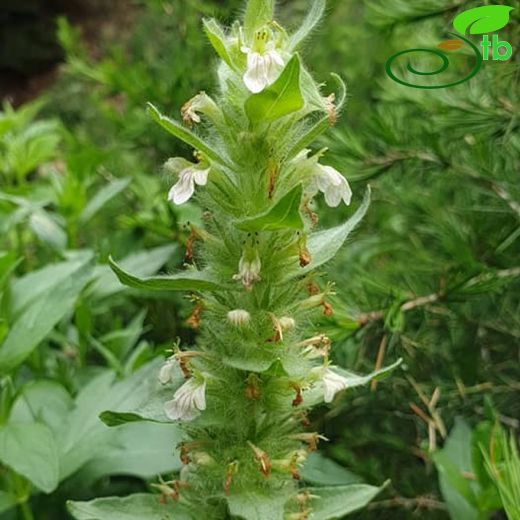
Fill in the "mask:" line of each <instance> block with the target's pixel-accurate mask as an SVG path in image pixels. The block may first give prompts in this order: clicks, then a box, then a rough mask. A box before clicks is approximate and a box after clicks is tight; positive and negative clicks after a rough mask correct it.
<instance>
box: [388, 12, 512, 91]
mask: <svg viewBox="0 0 520 520" xmlns="http://www.w3.org/2000/svg"><path fill="white" fill-rule="evenodd" d="M512 10H513V7H510V6H508V5H486V6H483V7H475V8H474V9H468V10H467V11H464V12H462V13H460V14H459V15H457V16H456V17H455V19H454V20H453V27H454V28H455V30H456V31H457V32H458V33H460V34H456V33H448V34H449V35H451V36H454V37H455V39H451V40H446V41H443V42H441V43H439V45H437V48H436V49H423V48H417V49H407V50H405V51H401V52H398V53H397V54H394V55H393V56H391V57H390V58H389V59H388V60H387V62H386V64H385V70H386V73H387V74H388V76H389V77H390V78H391V79H393V80H394V81H395V82H397V83H400V84H401V85H405V86H406V87H412V88H422V89H437V88H447V87H454V86H455V85H460V84H461V83H464V82H466V81H468V80H470V79H471V78H472V77H473V76H475V75H476V74H477V73H478V71H479V70H480V68H481V66H482V62H483V61H487V60H489V59H490V57H491V59H493V60H495V61H507V60H509V59H510V58H511V56H512V55H513V47H512V46H511V44H510V43H509V42H507V41H501V40H500V39H499V37H498V35H497V34H494V35H493V37H492V39H490V38H489V35H488V34H487V33H491V32H495V31H498V30H500V29H502V28H503V27H505V26H506V25H507V24H508V23H509V13H510V12H511V11H512ZM475 34H482V35H483V37H482V42H481V44H480V46H481V47H482V52H481V51H480V49H479V48H478V47H477V46H476V45H475V44H474V43H473V42H472V41H471V40H469V39H468V38H466V37H465V36H466V35H475ZM461 35H463V36H461ZM464 46H467V47H468V48H469V49H471V50H472V52H473V54H474V56H475V63H474V66H473V68H472V69H471V71H469V72H468V73H467V74H466V76H465V77H463V78H462V79H457V80H452V81H448V82H446V83H442V84H439V85H421V84H417V83H411V82H410V81H409V80H408V79H406V80H405V79H401V77H399V76H400V75H401V74H403V73H406V72H407V73H408V75H410V74H411V75H413V76H417V77H418V78H419V77H423V76H424V77H428V76H437V75H438V74H442V73H443V72H445V71H446V70H448V68H449V66H450V60H449V57H448V52H453V51H457V50H458V49H461V48H462V47H464ZM417 53H422V56H428V57H430V58H432V59H435V60H437V61H438V65H437V66H436V67H433V70H428V71H425V70H419V69H418V68H417V66H416V65H413V64H412V63H411V62H410V60H409V59H403V58H411V57H412V56H411V55H412V54H414V55H415V56H417ZM425 53H426V54H425ZM399 66H400V68H398V67H399ZM394 71H398V72H397V73H396V72H394ZM398 74H399V75H398Z"/></svg>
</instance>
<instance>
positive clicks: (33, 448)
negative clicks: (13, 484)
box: [0, 422, 59, 493]
mask: <svg viewBox="0 0 520 520" xmlns="http://www.w3.org/2000/svg"><path fill="white" fill-rule="evenodd" d="M0 461H1V462H2V463H3V464H5V465H7V466H9V467H10V468H12V469H13V470H14V471H16V472H17V473H19V474H20V475H23V476H24V477H26V478H27V479H28V480H30V481H31V482H32V483H33V484H34V485H35V486H36V487H38V488H39V489H41V490H42V491H44V492H45V493H51V492H52V491H54V490H55V489H56V487H57V486H58V476H59V465H58V450H57V448H56V444H55V442H54V436H53V434H52V432H51V431H50V430H49V428H47V426H45V425H44V424H39V423H35V422H33V423H29V424H28V423H8V424H6V425H5V426H2V427H0Z"/></svg>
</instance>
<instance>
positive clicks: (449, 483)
mask: <svg viewBox="0 0 520 520" xmlns="http://www.w3.org/2000/svg"><path fill="white" fill-rule="evenodd" d="M471 441H472V431H471V428H470V427H469V426H468V424H467V423H466V422H465V421H464V420H463V419H461V418H456V420H455V426H454V428H453V429H452V431H451V432H450V435H449V437H448V439H447V441H446V443H445V444H444V448H443V449H442V450H439V451H437V452H435V453H434V454H433V462H434V463H435V466H436V467H437V471H438V473H439V485H440V488H441V491H442V494H443V497H444V499H445V500H446V504H447V506H448V511H449V512H450V516H451V517H452V518H464V519H468V520H477V519H479V518H481V516H480V514H479V511H478V509H477V507H476V497H475V487H474V486H475V484H474V483H472V482H470V481H469V480H468V479H467V478H465V476H464V475H465V474H467V473H472V472H473V465H472V456H471Z"/></svg>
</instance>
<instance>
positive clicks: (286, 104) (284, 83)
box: [245, 54, 304, 124]
mask: <svg viewBox="0 0 520 520" xmlns="http://www.w3.org/2000/svg"><path fill="white" fill-rule="evenodd" d="M303 105H304V99H303V96H302V93H301V88H300V58H299V56H298V55H297V54H295V55H294V56H293V57H292V58H291V60H290V61H289V63H287V65H286V66H285V68H284V70H283V72H282V73H281V74H280V77H279V78H278V79H277V80H276V81H275V82H274V83H273V84H272V85H271V86H270V87H268V88H266V89H265V90H263V91H262V92H260V93H258V94H253V95H252V96H250V97H249V98H248V99H247V100H246V103H245V110H246V114H247V117H248V118H249V120H250V121H251V123H253V124H258V123H270V122H272V121H276V120H277V119H279V118H281V117H283V116H286V115H288V114H292V113H293V112H296V111H298V110H300V109H301V108H303Z"/></svg>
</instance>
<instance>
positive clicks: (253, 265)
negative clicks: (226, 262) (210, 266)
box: [233, 248, 262, 291]
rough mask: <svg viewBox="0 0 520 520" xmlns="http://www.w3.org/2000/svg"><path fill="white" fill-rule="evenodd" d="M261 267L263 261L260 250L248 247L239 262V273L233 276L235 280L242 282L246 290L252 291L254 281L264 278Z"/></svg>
mask: <svg viewBox="0 0 520 520" xmlns="http://www.w3.org/2000/svg"><path fill="white" fill-rule="evenodd" d="M261 269H262V262H261V261H260V255H259V254H258V251H257V250H256V249H255V248H247V249H245V250H244V252H243V253H242V257H241V258H240V262H239V263H238V273H237V274H235V275H234V276H233V280H237V281H240V282H242V284H243V285H244V287H245V288H246V290H247V291H251V290H252V289H253V285H254V283H255V282H259V281H260V280H261V279H262V278H261V277H260V270H261Z"/></svg>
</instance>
